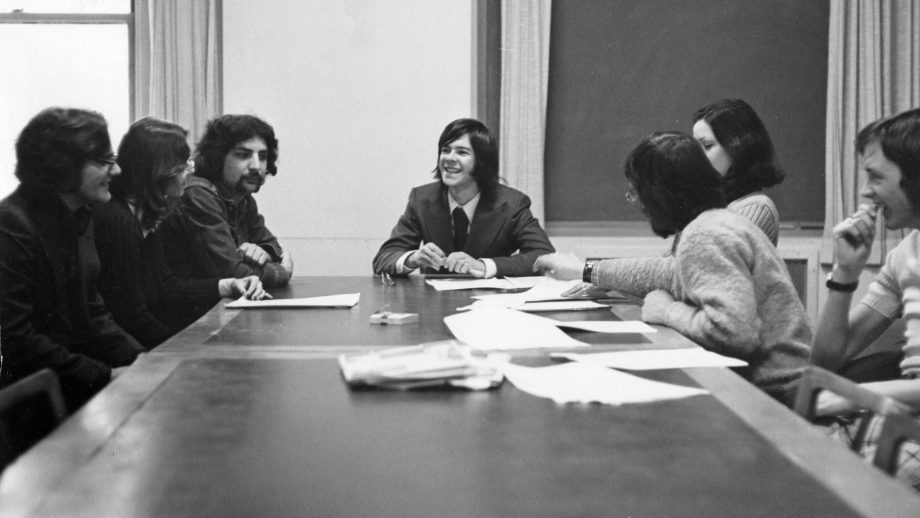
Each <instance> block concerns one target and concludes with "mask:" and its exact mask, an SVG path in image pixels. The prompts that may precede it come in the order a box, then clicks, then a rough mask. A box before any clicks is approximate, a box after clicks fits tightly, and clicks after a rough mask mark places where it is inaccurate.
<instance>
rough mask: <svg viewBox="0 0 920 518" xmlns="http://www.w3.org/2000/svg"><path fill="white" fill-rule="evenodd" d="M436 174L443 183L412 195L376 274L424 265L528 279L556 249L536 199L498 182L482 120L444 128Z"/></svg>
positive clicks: (490, 141) (490, 140) (427, 269)
mask: <svg viewBox="0 0 920 518" xmlns="http://www.w3.org/2000/svg"><path fill="white" fill-rule="evenodd" d="M433 174H434V177H435V178H436V179H438V181H437V182H433V183H430V184H427V185H423V186H421V187H416V188H414V189H412V191H411V192H410V193H409V203H408V205H407V206H406V211H405V213H403V215H402V216H401V217H400V218H399V221H398V222H397V223H396V227H395V228H394V229H393V232H392V233H391V234H390V238H389V239H388V240H387V241H386V242H385V243H384V244H383V246H381V247H380V250H379V251H378V252H377V255H376V257H374V273H375V274H384V273H386V274H393V275H406V274H408V273H410V272H411V271H413V270H415V269H418V268H421V269H422V271H423V272H426V273H436V272H439V271H441V272H445V273H458V274H469V275H473V276H476V277H494V276H523V275H530V274H531V267H532V266H533V262H534V260H535V259H536V258H537V257H538V256H540V255H543V254H546V253H548V252H552V251H553V246H552V245H551V244H550V242H549V238H548V237H546V232H544V231H543V229H542V228H540V222H539V221H537V219H536V218H535V217H534V216H533V214H531V213H530V198H528V197H527V195H525V194H523V193H521V192H520V191H517V190H515V189H512V188H510V187H506V186H504V185H501V184H500V183H499V178H498V149H497V146H496V145H495V139H494V138H492V135H491V133H489V130H488V128H486V126H485V125H484V124H483V123H481V122H479V121H478V120H475V119H457V120H455V121H453V122H451V123H450V124H448V125H447V127H445V128H444V131H443V132H442V133H441V137H440V138H439V139H438V162H437V165H436V166H435V169H434V171H433ZM515 252H519V253H517V254H515ZM512 254H514V255H512Z"/></svg>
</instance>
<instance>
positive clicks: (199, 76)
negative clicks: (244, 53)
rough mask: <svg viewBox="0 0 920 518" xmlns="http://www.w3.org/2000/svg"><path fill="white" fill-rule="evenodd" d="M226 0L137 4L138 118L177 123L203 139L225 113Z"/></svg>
mask: <svg viewBox="0 0 920 518" xmlns="http://www.w3.org/2000/svg"><path fill="white" fill-rule="evenodd" d="M220 8H221V0H194V1H189V0H134V85H135V87H134V88H135V90H134V116H135V117H136V118H141V117H145V116H153V117H157V118H161V119H165V120H169V121H172V122H175V123H177V124H179V125H181V126H183V127H185V128H187V129H188V131H189V139H190V141H191V142H190V143H195V142H197V141H198V136H199V134H200V133H201V132H203V131H204V126H205V123H206V122H207V121H208V119H210V118H211V117H214V116H216V115H218V114H220V112H221V108H222V99H221V88H220V76H221V66H220V63H221V57H220Z"/></svg>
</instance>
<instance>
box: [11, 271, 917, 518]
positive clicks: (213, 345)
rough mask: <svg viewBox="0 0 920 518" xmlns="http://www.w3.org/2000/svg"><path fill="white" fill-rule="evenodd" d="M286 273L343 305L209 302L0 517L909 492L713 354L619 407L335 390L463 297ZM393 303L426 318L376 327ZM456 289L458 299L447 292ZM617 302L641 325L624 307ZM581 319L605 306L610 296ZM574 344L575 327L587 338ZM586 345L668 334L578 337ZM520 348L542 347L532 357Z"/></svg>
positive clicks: (851, 511)
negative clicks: (719, 364)
mask: <svg viewBox="0 0 920 518" xmlns="http://www.w3.org/2000/svg"><path fill="white" fill-rule="evenodd" d="M376 282H377V281H375V280H373V279H372V278H366V279H365V278H361V279H356V278H331V279H297V280H296V282H295V283H294V284H293V285H292V286H291V287H290V288H288V289H286V290H285V291H284V292H283V293H276V294H277V295H278V296H285V295H287V296H308V295H327V294H333V293H344V292H354V291H360V292H361V302H360V303H359V305H358V306H356V307H354V308H351V309H338V310H281V311H267V310H255V311H254V310H242V311H239V310H235V311H231V310H227V309H226V308H223V307H222V306H218V307H215V308H214V309H213V310H212V311H211V313H209V314H208V315H206V316H205V317H204V318H202V319H201V320H200V321H199V322H198V323H196V324H195V325H193V326H192V327H190V328H189V329H188V330H186V331H184V332H183V333H181V334H180V335H178V336H177V337H175V338H174V339H173V340H171V341H170V342H168V343H166V344H164V345H163V346H162V347H160V348H158V349H157V350H155V351H153V352H151V353H150V354H147V355H145V356H143V357H142V358H141V359H140V360H139V361H138V362H137V363H136V364H135V365H134V366H132V368H131V369H129V370H128V372H126V373H125V374H124V375H122V376H121V377H120V378H118V379H117V380H115V381H114V382H113V383H112V384H111V385H110V386H109V387H107V388H106V389H105V390H104V391H103V392H102V393H100V394H99V395H98V396H97V397H96V398H94V399H93V400H92V401H91V402H90V403H89V404H87V405H86V407H84V408H83V409H81V411H79V412H78V413H77V414H75V415H74V416H73V417H71V418H70V419H69V420H68V421H67V422H65V423H64V424H63V425H62V426H61V427H60V428H59V429H58V430H57V431H56V432H54V433H53V434H52V435H51V436H50V437H49V438H47V439H46V440H44V441H42V442H41V443H39V444H38V445H37V446H36V447H35V448H33V449H32V450H30V451H29V452H27V453H26V454H25V455H24V456H23V457H21V458H20V459H19V460H18V461H17V462H16V463H15V464H13V465H12V466H10V467H9V468H8V469H7V470H6V471H5V472H4V474H3V476H2V478H0V516H3V517H11V516H93V517H96V516H119V517H121V516H254V515H255V516H263V517H271V516H348V517H351V516H394V517H395V516H399V517H403V516H485V517H488V516H534V517H540V516H553V517H555V516H604V515H611V516H764V517H767V516H769V517H774V516H835V517H837V516H886V517H887V516H905V517H906V516H912V517H916V516H917V515H918V511H920V498H918V497H917V496H916V495H914V494H913V493H912V492H911V491H910V490H908V489H907V488H905V487H903V486H901V485H900V484H898V483H896V482H895V481H894V480H892V479H890V478H889V477H887V476H886V475H884V474H882V473H881V472H879V471H877V470H876V469H875V468H873V467H871V466H868V465H866V464H864V463H863V462H861V461H860V460H859V459H858V458H857V457H856V456H855V455H853V454H852V453H850V452H849V451H846V450H845V449H843V448H842V447H840V446H839V445H838V444H836V443H835V442H833V441H831V440H830V439H828V438H827V437H825V436H824V435H823V434H822V433H821V432H819V431H818V430H816V429H815V428H813V427H812V426H811V425H809V424H807V423H805V422H804V421H802V420H801V419H799V418H798V417H797V416H795V415H794V414H792V413H791V412H790V411H788V410H787V409H786V408H784V407H782V406H780V405H778V404H776V403H775V402H773V401H772V400H771V399H770V398H768V397H766V396H765V395H764V394H763V393H761V392H760V391H759V390H757V389H756V388H754V387H752V386H751V385H749V384H748V383H746V382H745V381H744V380H742V379H741V378H739V377H738V376H737V375H735V374H734V373H733V372H731V371H730V370H726V369H688V370H683V371H681V370H674V371H656V372H654V373H651V374H649V376H650V377H653V378H655V379H660V380H664V381H669V382H672V383H679V384H684V385H689V386H701V387H703V388H706V389H708V390H709V391H710V392H711V395H707V396H696V397H693V398H689V399H685V400H679V401H668V402H659V403H653V404H645V405H624V406H620V407H612V406H601V405H590V406H582V405H557V404H555V403H553V402H551V401H549V400H544V399H540V398H536V397H533V396H531V395H528V394H526V393H523V392H521V391H518V390H517V389H515V388H514V387H513V386H512V385H510V384H508V383H506V384H504V385H503V386H502V387H501V388H499V389H497V390H494V391H489V392H459V391H438V390H428V391H418V392H390V391H372V390H349V389H348V388H347V387H346V386H345V384H344V383H343V382H342V380H341V378H340V375H339V373H338V368H337V365H336V363H335V361H334V360H333V359H332V356H334V355H335V354H338V351H346V350H354V349H356V348H366V347H373V346H379V345H394V344H405V343H417V342H420V341H432V340H440V339H444V338H448V337H449V335H448V333H447V329H446V328H445V327H444V326H443V323H442V322H440V319H441V318H442V317H443V316H444V315H445V314H449V313H452V312H453V308H455V307H457V305H465V303H467V302H468V301H469V295H470V294H469V292H444V293H438V292H435V291H434V290H433V289H431V288H428V287H425V286H424V285H423V284H422V283H421V281H420V280H418V279H401V280H399V281H398V283H397V285H396V286H385V287H384V286H382V285H378V284H377V283H376ZM383 300H389V301H390V302H389V303H390V304H391V306H390V309H391V310H394V311H415V312H418V313H420V320H421V322H420V324H419V325H417V326H416V328H415V329H412V328H411V327H410V326H391V327H386V326H371V325H370V324H368V317H369V315H370V313H372V312H373V311H374V310H375V309H378V308H379V307H382V305H381V302H382V301H383ZM458 302H463V303H462V304H458ZM614 312H615V313H618V314H619V315H620V316H623V317H624V318H633V317H634V316H635V308H631V307H626V306H617V307H615V308H614ZM577 318H579V319H583V318H591V319H605V318H616V316H614V315H612V314H611V313H610V312H609V311H598V312H591V314H588V313H584V314H579V315H577ZM578 337H579V338H589V336H587V335H586V334H579V335H578ZM590 338H592V340H593V341H597V342H599V343H602V345H598V346H594V347H595V348H597V349H599V350H601V349H609V348H630V347H632V348H636V347H647V346H648V345H649V342H653V343H655V344H658V343H659V342H661V343H663V344H664V346H667V347H681V346H687V345H689V344H688V342H687V341H686V340H685V339H683V338H682V337H680V336H679V335H677V334H676V333H673V332H672V331H670V330H667V329H661V332H659V333H657V334H655V335H649V337H620V338H618V339H615V340H614V339H611V338H610V337H609V336H607V337H597V336H594V337H590ZM522 361H525V362H539V361H545V360H542V358H541V357H540V355H539V354H537V353H535V352H530V353H525V354H524V355H523V357H522Z"/></svg>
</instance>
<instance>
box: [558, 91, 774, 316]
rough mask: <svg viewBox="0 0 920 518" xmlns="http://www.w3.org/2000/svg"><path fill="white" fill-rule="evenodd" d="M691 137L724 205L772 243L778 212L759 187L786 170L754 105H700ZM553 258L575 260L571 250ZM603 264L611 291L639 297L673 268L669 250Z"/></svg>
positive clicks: (582, 289)
mask: <svg viewBox="0 0 920 518" xmlns="http://www.w3.org/2000/svg"><path fill="white" fill-rule="evenodd" d="M693 136H694V138H696V140H697V141H699V143H700V145H701V146H702V147H703V150H704V151H705V152H706V155H705V156H706V157H707V158H708V159H709V161H710V163H711V164H712V166H713V168H714V169H715V170H716V171H717V172H719V174H720V175H721V177H722V189H723V192H724V194H725V201H726V202H727V203H728V207H727V208H728V209H729V210H732V211H734V212H737V213H738V214H741V215H742V216H744V217H745V218H747V219H748V220H749V221H751V222H752V223H754V224H755V225H757V227H758V228H760V230H762V231H763V233H764V234H765V235H766V236H767V237H768V238H769V239H770V242H771V243H773V245H774V246H776V242H777V239H778V237H779V212H777V210H776V206H775V205H773V201H772V200H770V198H769V197H768V196H767V195H765V194H763V192H761V190H762V189H765V188H767V187H771V186H773V185H777V184H779V183H780V182H782V181H783V178H784V177H785V174H784V173H783V172H782V170H781V169H779V167H778V166H777V165H776V164H775V162H774V158H773V143H772V142H771V141H770V136H769V134H767V130H766V128H765V127H764V125H763V123H762V122H761V121H760V117H758V116H757V113H756V112H755V111H754V109H753V108H751V106H750V105H748V104H747V103H746V102H744V101H742V100H741V99H724V100H721V101H718V102H715V103H713V104H710V105H708V106H704V107H703V108H700V109H699V110H697V111H696V114H695V115H694V125H693ZM628 198H629V197H628V196H627V199H628ZM558 259H559V260H565V261H569V262H574V261H577V258H575V257H574V256H570V254H565V255H562V256H559V258H558ZM608 267H609V268H610V270H611V272H613V271H616V274H615V275H611V281H613V280H614V279H616V281H615V282H614V284H613V285H612V286H611V289H613V290H616V291H617V292H619V293H621V294H625V295H632V296H635V297H639V298H641V297H644V296H645V294H647V293H648V292H650V291H653V290H656V289H667V288H668V286H670V285H671V283H672V281H673V277H674V272H675V269H676V265H675V264H674V258H673V257H672V256H671V254H670V253H667V254H664V256H662V257H624V258H617V259H613V260H612V262H611V263H609V266H608ZM557 270H559V269H557ZM562 270H564V269H562ZM573 278H574V277H573ZM593 290H594V289H593V287H592V286H591V285H590V284H588V283H585V284H582V285H579V286H576V287H575V288H573V289H572V290H570V291H569V292H568V293H566V295H568V296H578V295H583V294H585V293H591V292H593Z"/></svg>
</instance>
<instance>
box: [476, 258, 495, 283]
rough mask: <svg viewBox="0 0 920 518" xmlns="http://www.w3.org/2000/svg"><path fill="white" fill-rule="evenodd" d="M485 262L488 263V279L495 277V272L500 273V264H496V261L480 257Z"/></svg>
mask: <svg viewBox="0 0 920 518" xmlns="http://www.w3.org/2000/svg"><path fill="white" fill-rule="evenodd" d="M480 261H482V263H483V264H485V265H486V275H485V278H486V279H491V278H492V277H495V274H496V273H498V266H495V261H493V260H491V259H480Z"/></svg>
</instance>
